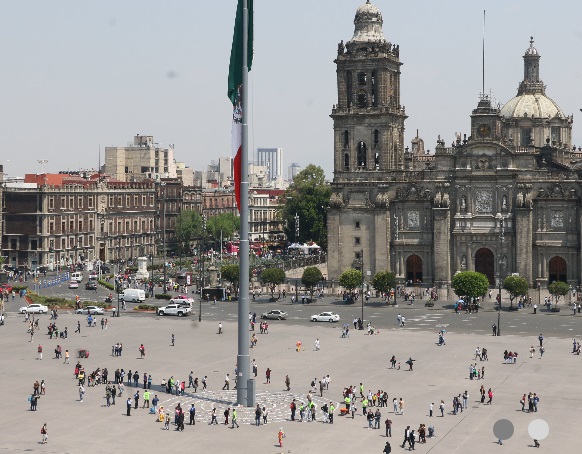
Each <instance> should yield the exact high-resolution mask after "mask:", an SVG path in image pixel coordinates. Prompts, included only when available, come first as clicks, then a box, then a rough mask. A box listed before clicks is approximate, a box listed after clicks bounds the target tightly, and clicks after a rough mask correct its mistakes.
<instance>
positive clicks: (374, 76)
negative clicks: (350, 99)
mask: <svg viewBox="0 0 582 454" xmlns="http://www.w3.org/2000/svg"><path fill="white" fill-rule="evenodd" d="M376 81H377V71H376V70H373V71H372V80H371V82H372V106H373V107H377V106H378V88H377V86H376Z"/></svg>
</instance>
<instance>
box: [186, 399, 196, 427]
mask: <svg viewBox="0 0 582 454" xmlns="http://www.w3.org/2000/svg"><path fill="white" fill-rule="evenodd" d="M188 413H189V414H190V423H189V424H190V425H191V426H192V425H196V420H195V417H196V407H195V406H194V404H191V405H190V408H189V409H188Z"/></svg>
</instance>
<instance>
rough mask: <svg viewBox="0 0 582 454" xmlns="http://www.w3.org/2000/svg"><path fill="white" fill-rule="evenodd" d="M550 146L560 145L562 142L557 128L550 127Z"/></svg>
mask: <svg viewBox="0 0 582 454" xmlns="http://www.w3.org/2000/svg"><path fill="white" fill-rule="evenodd" d="M551 134H552V135H551V139H552V145H555V144H557V143H560V142H561V141H562V139H561V137H560V127H559V126H552V133H551Z"/></svg>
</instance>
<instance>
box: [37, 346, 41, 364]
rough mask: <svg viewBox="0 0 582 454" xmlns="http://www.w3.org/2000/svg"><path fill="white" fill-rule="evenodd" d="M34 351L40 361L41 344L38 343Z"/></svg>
mask: <svg viewBox="0 0 582 454" xmlns="http://www.w3.org/2000/svg"><path fill="white" fill-rule="evenodd" d="M36 352H37V353H36V359H40V360H41V361H42V345H40V344H38V348H37V349H36Z"/></svg>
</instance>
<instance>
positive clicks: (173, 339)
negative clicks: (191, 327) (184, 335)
mask: <svg viewBox="0 0 582 454" xmlns="http://www.w3.org/2000/svg"><path fill="white" fill-rule="evenodd" d="M175 340H176V338H175V337H174V335H173V334H172V347H173V346H174V341H175Z"/></svg>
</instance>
